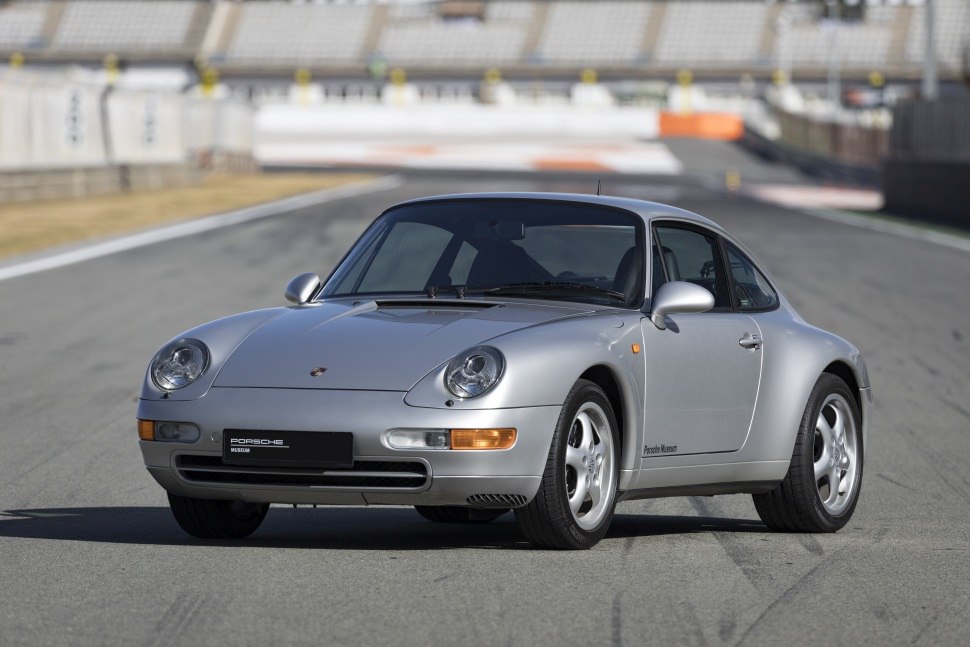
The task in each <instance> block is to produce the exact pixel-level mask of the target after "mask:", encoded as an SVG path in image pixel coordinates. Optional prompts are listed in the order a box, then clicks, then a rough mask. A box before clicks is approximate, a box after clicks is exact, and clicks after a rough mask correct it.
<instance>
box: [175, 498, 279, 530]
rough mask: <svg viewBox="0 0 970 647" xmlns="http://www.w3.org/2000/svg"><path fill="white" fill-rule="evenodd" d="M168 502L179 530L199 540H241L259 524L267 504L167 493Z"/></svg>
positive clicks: (263, 516)
mask: <svg viewBox="0 0 970 647" xmlns="http://www.w3.org/2000/svg"><path fill="white" fill-rule="evenodd" d="M168 504H169V507H171V508H172V514H173V515H175V520H176V521H177V522H178V524H179V525H180V526H181V527H182V530H184V531H185V532H187V533H189V534H190V535H192V536H193V537H200V538H202V539H241V538H243V537H247V536H249V535H251V534H252V533H253V532H255V531H256V529H257V528H259V525H260V524H261V523H263V519H265V518H266V512H267V511H268V510H269V504H268V503H246V502H245V501H218V500H212V499H193V498H190V497H184V496H178V495H176V494H171V493H169V495H168Z"/></svg>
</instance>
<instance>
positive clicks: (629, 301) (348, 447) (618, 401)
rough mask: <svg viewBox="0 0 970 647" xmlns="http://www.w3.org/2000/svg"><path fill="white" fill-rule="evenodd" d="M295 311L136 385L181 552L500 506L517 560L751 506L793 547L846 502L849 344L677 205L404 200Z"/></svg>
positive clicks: (203, 344)
mask: <svg viewBox="0 0 970 647" xmlns="http://www.w3.org/2000/svg"><path fill="white" fill-rule="evenodd" d="M286 296H287V298H288V299H289V300H291V301H293V302H294V305H291V306H289V307H279V308H271V309H268V310H257V311H254V312H247V313H243V314H239V315H235V316H231V317H226V318H224V319H219V320H217V321H213V322H211V323H208V324H205V325H202V326H199V327H198V328H195V329H192V330H189V331H187V332H184V333H182V334H181V335H179V336H178V337H176V338H175V339H173V340H172V341H170V342H169V343H167V344H165V346H164V347H163V348H162V349H161V350H160V351H159V352H158V353H157V354H156V355H155V357H154V359H152V361H151V364H150V366H149V368H148V372H147V375H146V377H145V382H144V387H143V390H142V395H141V400H140V402H139V405H138V419H139V420H138V431H139V437H140V445H141V450H142V453H143V455H144V458H145V464H146V465H147V467H148V470H149V472H150V473H151V474H152V476H153V477H154V478H155V479H156V480H157V481H158V482H159V483H160V484H161V485H162V487H163V488H165V490H167V491H168V498H169V502H170V505H171V509H172V512H173V513H174V515H175V519H176V520H177V521H178V523H179V524H180V525H181V527H182V528H183V529H184V530H185V531H186V532H188V533H189V534H191V535H194V536H196V537H206V538H237V537H244V536H247V535H249V534H250V533H252V532H253V531H254V530H256V529H257V528H258V527H259V525H260V523H261V522H262V521H263V518H264V517H265V516H266V512H267V509H268V508H269V504H270V503H286V504H328V505H332V504H343V505H369V504H382V505H387V504H392V505H411V506H414V507H415V508H416V509H417V512H418V513H419V514H420V515H421V516H423V517H424V518H426V519H429V520H431V521H436V522H452V523H463V522H464V523H471V522H487V521H490V520H492V519H495V518H496V517H498V516H499V515H501V514H503V513H505V512H508V511H509V510H513V511H514V513H515V518H516V520H517V522H518V525H519V527H520V529H521V531H522V533H523V534H524V535H525V537H526V538H527V539H528V540H529V541H531V542H532V543H534V544H537V545H539V546H545V547H553V548H571V549H581V548H589V547H590V546H592V545H593V544H595V543H596V542H597V541H599V540H600V539H601V538H602V537H603V536H604V535H605V534H606V532H607V530H608V529H609V525H610V521H611V519H612V517H613V512H614V509H615V507H616V504H617V503H618V502H620V501H625V500H628V499H637V498H646V497H663V496H685V495H715V494H731V493H745V492H746V493H751V494H752V495H753V497H754V503H755V507H756V508H757V511H758V514H759V515H760V516H761V518H762V519H763V520H764V522H765V524H766V525H767V526H768V527H769V528H771V529H773V530H779V531H794V532H833V531H835V530H838V529H839V528H841V527H842V526H843V525H845V524H846V522H847V521H848V520H849V518H850V517H851V516H852V512H853V510H854V508H855V505H856V501H857V500H858V497H859V490H860V487H861V481H862V467H863V462H864V461H863V459H864V456H865V451H864V450H865V447H866V445H867V427H868V424H869V420H870V417H871V411H872V394H871V390H870V385H869V377H868V375H867V373H866V367H865V363H864V362H863V359H862V357H861V356H860V354H859V351H858V350H857V349H856V348H855V347H854V346H852V345H851V344H850V343H848V342H847V341H845V340H843V339H841V338H839V337H837V336H835V335H833V334H831V333H828V332H825V331H823V330H820V329H818V328H815V327H813V326H811V325H809V324H808V323H806V322H805V321H804V320H802V319H801V318H800V317H799V316H798V314H796V313H795V311H794V310H793V309H792V307H791V305H789V304H788V302H787V301H786V300H785V297H784V296H782V294H781V293H780V292H779V291H778V288H777V285H776V284H775V283H774V282H773V281H772V280H771V278H770V276H769V274H768V273H767V272H765V271H764V269H762V268H761V267H760V266H759V265H758V264H757V263H756V262H755V260H754V257H753V256H752V255H751V254H750V253H749V252H748V251H747V250H746V249H745V248H744V246H743V245H741V244H740V243H739V242H738V241H737V240H735V239H734V238H733V237H731V236H730V235H729V234H728V233H727V232H725V231H724V230H723V229H721V228H720V227H719V226H718V225H716V224H714V223H713V222H711V221H710V220H707V219H705V218H703V217H701V216H698V215H695V214H693V213H689V212H687V211H683V210H680V209H676V208H674V207H669V206H664V205H660V204H655V203H651V202H643V201H639V200H630V199H623V198H614V197H599V196H587V195H567V194H541V193H508V194H469V195H451V196H439V197H432V198H425V199H420V200H414V201H410V202H405V203H402V204H398V205H395V206H393V207H391V208H389V209H388V210H387V211H385V212H384V213H383V214H382V215H381V216H380V217H379V218H377V220H376V221H374V223H373V224H372V225H371V226H370V227H369V228H368V229H367V230H366V231H365V232H364V234H363V235H362V236H361V238H360V239H359V240H358V241H357V243H356V244H355V245H354V246H353V247H352V248H351V250H350V251H349V252H348V254H347V255H346V256H345V257H344V259H343V260H341V261H340V263H339V264H338V265H337V267H336V269H334V271H333V272H332V273H331V274H330V277H329V278H328V279H327V280H326V281H324V282H321V281H320V279H319V278H318V277H317V276H316V275H315V274H304V275H301V276H298V277H297V278H295V279H294V280H293V281H292V282H291V283H290V284H289V286H288V287H287V289H286ZM375 514H376V513H375Z"/></svg>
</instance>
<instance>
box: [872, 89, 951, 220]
mask: <svg viewBox="0 0 970 647" xmlns="http://www.w3.org/2000/svg"><path fill="white" fill-rule="evenodd" d="M968 117H970V96H967V95H963V96H960V97H948V98H943V99H940V100H938V101H907V102H903V103H900V104H898V105H897V106H896V107H895V109H894V110H893V128H892V133H891V137H890V144H891V146H890V152H889V157H888V159H886V161H885V163H884V165H883V176H884V178H885V181H884V184H883V187H884V188H883V196H884V198H885V203H886V209H887V210H888V211H890V212H895V213H900V214H905V215H910V216H914V217H918V218H924V219H928V220H934V221H937V222H942V223H945V224H949V225H955V226H958V227H962V228H965V229H970V209H968V208H967V205H970V181H968V180H970V119H968Z"/></svg>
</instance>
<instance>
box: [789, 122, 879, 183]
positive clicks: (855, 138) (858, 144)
mask: <svg viewBox="0 0 970 647" xmlns="http://www.w3.org/2000/svg"><path fill="white" fill-rule="evenodd" d="M776 117H777V120H778V126H779V129H780V142H781V143H782V144H784V145H785V146H788V147H790V148H794V149H796V150H799V151H802V152H805V153H810V154H813V155H817V156H821V157H824V158H827V159H830V160H832V161H835V162H838V163H840V164H850V165H853V166H859V167H863V168H870V169H875V168H878V167H879V164H880V163H881V161H882V159H883V158H884V157H885V156H886V154H887V153H888V152H889V131H888V130H887V129H885V128H872V127H866V126H861V125H856V124H843V123H838V122H831V121H823V120H820V119H818V118H815V117H810V116H806V115H800V114H794V113H791V112H786V111H784V110H778V111H777V113H776Z"/></svg>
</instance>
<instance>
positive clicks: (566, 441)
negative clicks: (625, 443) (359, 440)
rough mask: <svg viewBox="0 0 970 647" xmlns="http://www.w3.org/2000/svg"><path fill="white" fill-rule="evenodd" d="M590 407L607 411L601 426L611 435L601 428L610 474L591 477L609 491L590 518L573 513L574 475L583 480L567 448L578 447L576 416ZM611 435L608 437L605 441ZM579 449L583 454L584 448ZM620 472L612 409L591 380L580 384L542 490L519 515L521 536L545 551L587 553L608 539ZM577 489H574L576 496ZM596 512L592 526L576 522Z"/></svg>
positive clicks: (562, 419)
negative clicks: (571, 496)
mask: <svg viewBox="0 0 970 647" xmlns="http://www.w3.org/2000/svg"><path fill="white" fill-rule="evenodd" d="M590 405H595V408H598V409H599V411H601V412H602V420H601V421H600V422H601V423H602V425H601V426H605V427H608V430H607V429H603V428H601V429H598V430H597V431H596V435H597V436H599V434H600V432H603V434H602V437H600V442H601V443H605V444H606V449H607V450H608V454H609V455H608V456H605V453H604V456H605V458H604V463H603V464H604V465H605V464H606V462H605V461H609V466H610V467H609V470H608V474H601V473H600V472H596V473H594V474H593V476H592V478H594V479H595V478H596V476H600V483H601V485H600V488H601V489H600V492H604V491H603V487H604V486H605V493H603V494H601V497H602V503H593V504H592V505H591V508H590V510H589V511H587V512H586V513H583V509H582V508H580V510H579V512H578V513H576V514H574V513H573V511H572V510H571V509H570V507H569V497H570V494H569V487H570V486H569V478H570V470H571V469H572V470H573V474H574V476H573V479H574V480H575V479H578V478H580V475H579V474H576V471H575V468H571V467H569V466H568V465H567V458H566V449H567V445H571V446H573V447H574V448H576V447H577V446H576V445H575V444H574V438H575V434H576V424H578V423H577V415H578V414H579V413H580V411H583V410H585V409H586V408H587V407H590ZM607 434H608V438H606V436H607ZM580 445H582V443H581V444H580ZM578 448H579V449H582V447H581V446H580V447H578ZM619 467H620V446H619V433H618V427H617V424H616V415H615V414H614V413H613V407H612V406H611V405H610V401H609V400H608V399H607V397H606V394H605V393H603V390H602V389H601V388H600V387H599V386H597V385H596V384H594V383H593V382H589V381H587V380H579V381H577V382H576V384H575V385H574V386H573V388H572V390H571V391H570V392H569V395H567V396H566V401H565V403H564V404H563V408H562V412H561V413H560V414H559V421H558V422H557V423H556V431H555V433H554V434H553V436H552V444H551V446H550V448H549V456H548V457H547V459H546V466H545V470H544V471H543V474H542V483H541V484H540V486H539V491H538V492H537V493H536V496H535V498H534V499H533V500H532V501H531V502H530V503H529V504H528V505H526V506H525V507H523V508H516V510H515V519H516V521H517V522H518V524H519V528H520V529H521V530H522V534H523V535H525V537H526V539H528V540H529V541H530V542H531V543H532V544H534V545H536V546H539V547H542V548H556V549H561V550H585V549H588V548H591V547H593V546H594V545H595V544H596V543H597V542H598V541H599V540H600V539H602V538H603V537H604V536H605V535H606V532H607V531H608V530H609V528H610V522H611V521H612V520H613V511H614V509H615V508H616V485H617V480H618V478H619ZM603 471H606V468H603ZM575 487H576V486H573V492H574V494H575V493H576V490H575ZM590 501H592V499H591V500H590ZM594 509H595V510H596V511H597V512H596V517H595V518H594V519H592V520H590V523H591V524H592V525H591V526H589V527H583V526H582V525H581V523H580V522H579V521H578V519H577V514H587V515H588V514H591V513H592V512H593V510H594ZM584 519H585V517H584Z"/></svg>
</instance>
